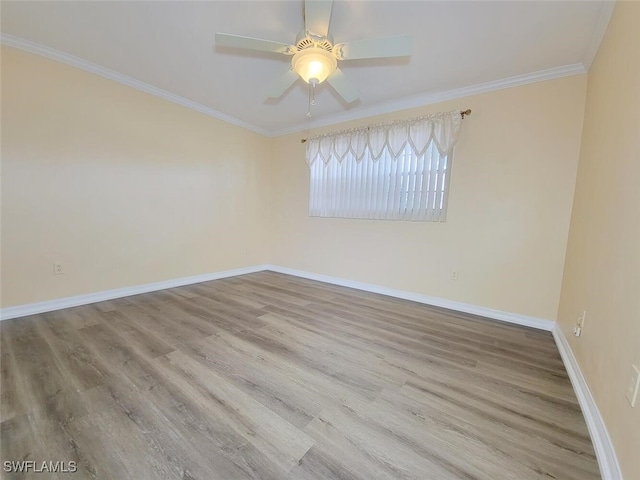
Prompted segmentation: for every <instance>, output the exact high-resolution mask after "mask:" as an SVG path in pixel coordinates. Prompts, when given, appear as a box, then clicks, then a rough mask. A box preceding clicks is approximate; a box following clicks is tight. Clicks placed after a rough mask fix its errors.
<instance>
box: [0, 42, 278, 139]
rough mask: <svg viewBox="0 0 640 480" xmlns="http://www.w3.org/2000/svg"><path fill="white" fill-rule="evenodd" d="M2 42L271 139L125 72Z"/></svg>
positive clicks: (31, 46)
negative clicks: (124, 73)
mask: <svg viewBox="0 0 640 480" xmlns="http://www.w3.org/2000/svg"><path fill="white" fill-rule="evenodd" d="M0 43H1V44H2V45H7V46H9V47H13V48H18V49H20V50H24V51H25V52H29V53H34V54H36V55H40V56H42V57H46V58H49V59H51V60H55V61H58V62H61V63H64V64H66V65H70V66H72V67H76V68H80V69H81V70H84V71H86V72H89V73H94V74H96V75H99V76H101V77H103V78H107V79H109V80H113V81H114V82H118V83H121V84H122V85H126V86H127V87H131V88H135V89H136V90H140V91H142V92H145V93H148V94H150V95H154V96H156V97H159V98H162V99H163V100H168V101H170V102H172V103H175V104H177V105H181V106H183V107H186V108H189V109H191V110H195V111H196V112H200V113H203V114H205V115H208V116H209V117H213V118H215V119H217V120H222V121H223V122H227V123H230V124H232V125H235V126H237V127H241V128H245V129H247V130H251V131H252V132H255V133H259V134H260V135H265V136H272V134H271V132H270V131H269V130H266V129H264V128H261V127H258V126H256V125H253V124H251V123H248V122H245V121H243V120H240V119H239V118H236V117H233V116H231V115H227V114H226V113H222V112H219V111H218V110H215V109H213V108H210V107H207V106H205V105H202V104H200V103H198V102H194V101H193V100H189V99H187V98H184V97H181V96H179V95H175V94H173V93H171V92H167V91H166V90H163V89H161V88H158V87H154V86H153V85H150V84H148V83H145V82H141V81H140V80H136V79H135V78H131V77H129V76H127V75H123V74H122V73H118V72H116V71H115V70H111V69H109V68H105V67H102V66H100V65H97V64H95V63H91V62H89V61H87V60H83V59H82V58H78V57H75V56H73V55H69V54H68V53H64V52H61V51H59V50H55V49H53V48H49V47H46V46H44V45H41V44H39V43H35V42H31V41H29V40H25V39H24V38H20V37H16V36H15V35H9V34H6V33H3V34H1V35H0Z"/></svg>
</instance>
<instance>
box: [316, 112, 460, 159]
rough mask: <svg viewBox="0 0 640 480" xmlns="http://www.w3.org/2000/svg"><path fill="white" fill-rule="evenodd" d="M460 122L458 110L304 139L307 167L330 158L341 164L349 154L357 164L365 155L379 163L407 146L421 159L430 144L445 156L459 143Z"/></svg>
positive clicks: (396, 154) (394, 155) (397, 153)
mask: <svg viewBox="0 0 640 480" xmlns="http://www.w3.org/2000/svg"><path fill="white" fill-rule="evenodd" d="M461 120H462V117H461V115H460V110H455V111H453V112H444V113H436V114H432V115H423V116H420V117H416V118H412V119H409V120H401V121H395V122H389V123H381V124H378V125H370V126H368V127H361V128H354V129H351V130H343V131H341V132H335V133H328V134H324V135H318V136H315V137H311V138H308V139H307V155H306V159H307V163H308V164H309V166H311V165H312V164H313V163H314V162H316V161H317V160H322V162H324V163H325V164H326V163H327V162H329V160H330V159H331V158H334V159H336V160H338V161H339V162H341V161H342V160H343V159H344V158H345V157H346V156H347V155H349V154H351V155H352V156H353V157H352V158H355V160H356V161H357V162H360V161H361V160H362V159H363V158H364V157H365V155H367V156H369V158H371V159H373V160H378V159H379V158H380V156H381V155H382V154H383V153H385V152H388V153H390V154H391V155H392V157H397V156H398V155H400V153H401V152H403V151H404V150H405V147H407V146H409V148H411V150H412V151H413V153H414V154H415V155H417V156H421V155H423V154H424V153H425V151H426V150H427V148H428V147H429V145H430V144H431V142H433V143H434V145H435V147H436V148H437V149H438V152H439V153H440V155H443V156H444V155H447V154H448V153H449V152H450V151H451V150H452V149H453V147H454V145H455V144H456V142H457V141H458V137H459V135H460V124H461Z"/></svg>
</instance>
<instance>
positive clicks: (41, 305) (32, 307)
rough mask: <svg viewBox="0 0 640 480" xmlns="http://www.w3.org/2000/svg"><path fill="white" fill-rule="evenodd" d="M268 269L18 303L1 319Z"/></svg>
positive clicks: (0, 314) (261, 267)
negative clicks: (23, 303) (24, 303)
mask: <svg viewBox="0 0 640 480" xmlns="http://www.w3.org/2000/svg"><path fill="white" fill-rule="evenodd" d="M263 270H266V266H265V265H255V266H252V267H245V268H236V269H233V270H225V271H223V272H214V273H205V274H203V275H193V276H191V277H182V278H174V279H171V280H163V281H161V282H155V283H147V284H145V285H135V286H133V287H124V288H116V289H113V290H104V291H102V292H95V293H87V294H85V295H77V296H74V297H66V298H59V299H56V300H49V301H46V302H38V303H29V304H26V305H18V306H15V307H8V308H3V309H0V320H8V319H10V318H17V317H26V316H27V315H35V314H37V313H44V312H52V311H54V310H61V309H63V308H69V307H77V306H79V305H88V304H90V303H96V302H103V301H105V300H113V299H114V298H122V297H129V296H131V295H139V294H141V293H149V292H155V291H158V290H164V289H167V288H174V287H182V286H184V285H192V284H194V283H201V282H208V281H211V280H218V279H220V278H227V277H235V276H237V275H245V274H247V273H254V272H261V271H263Z"/></svg>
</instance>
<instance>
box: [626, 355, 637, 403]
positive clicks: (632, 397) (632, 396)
mask: <svg viewBox="0 0 640 480" xmlns="http://www.w3.org/2000/svg"><path fill="white" fill-rule="evenodd" d="M639 389H640V371H638V367H636V366H635V365H631V377H630V378H629V385H627V392H626V394H625V397H627V400H629V403H630V404H631V406H632V407H635V406H636V400H637V399H638V390H639Z"/></svg>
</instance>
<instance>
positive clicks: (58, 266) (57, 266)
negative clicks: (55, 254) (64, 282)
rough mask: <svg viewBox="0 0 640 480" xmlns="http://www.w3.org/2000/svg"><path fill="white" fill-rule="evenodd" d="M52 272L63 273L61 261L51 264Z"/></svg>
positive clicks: (55, 273)
mask: <svg viewBox="0 0 640 480" xmlns="http://www.w3.org/2000/svg"><path fill="white" fill-rule="evenodd" d="M53 274H54V275H64V267H63V266H62V263H60V262H55V263H54V264H53Z"/></svg>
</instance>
